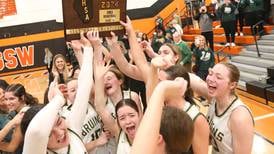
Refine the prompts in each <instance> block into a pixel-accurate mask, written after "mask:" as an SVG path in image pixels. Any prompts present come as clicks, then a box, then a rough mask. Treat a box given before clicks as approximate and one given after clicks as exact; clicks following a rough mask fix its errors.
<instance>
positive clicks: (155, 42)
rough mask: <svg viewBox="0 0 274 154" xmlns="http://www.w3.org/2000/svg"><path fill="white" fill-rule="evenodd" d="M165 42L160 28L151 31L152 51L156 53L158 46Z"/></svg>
mask: <svg viewBox="0 0 274 154" xmlns="http://www.w3.org/2000/svg"><path fill="white" fill-rule="evenodd" d="M165 42H166V39H165V35H164V32H163V31H162V30H161V29H158V30H157V31H156V33H153V38H152V42H151V46H152V48H153V51H155V52H157V53H158V50H159V48H160V47H161V46H162V45H163V44H164V43H165Z"/></svg>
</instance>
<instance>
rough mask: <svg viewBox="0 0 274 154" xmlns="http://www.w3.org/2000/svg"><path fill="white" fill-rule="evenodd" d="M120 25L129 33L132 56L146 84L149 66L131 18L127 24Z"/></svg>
mask: <svg viewBox="0 0 274 154" xmlns="http://www.w3.org/2000/svg"><path fill="white" fill-rule="evenodd" d="M120 23H121V24H122V25H123V26H124V27H125V28H126V31H127V33H128V41H129V45H130V49H131V54H132V57H133V61H134V62H135V64H136V65H137V67H138V68H139V69H140V71H141V73H142V78H143V80H144V82H145V83H146V82H147V74H148V72H149V64H148V62H147V60H146V57H145V54H144V52H143V51H142V49H141V47H140V45H139V43H138V42H137V38H136V34H135V31H134V29H133V27H132V24H131V21H130V19H129V17H127V22H126V23H125V22H123V21H120Z"/></svg>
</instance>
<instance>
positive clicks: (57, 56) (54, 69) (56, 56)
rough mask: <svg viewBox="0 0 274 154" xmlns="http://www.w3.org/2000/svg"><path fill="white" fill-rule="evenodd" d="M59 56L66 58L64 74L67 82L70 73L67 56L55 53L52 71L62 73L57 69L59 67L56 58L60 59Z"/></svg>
mask: <svg viewBox="0 0 274 154" xmlns="http://www.w3.org/2000/svg"><path fill="white" fill-rule="evenodd" d="M58 58H61V59H63V60H64V63H65V64H64V68H63V70H62V71H63V72H62V73H63V76H64V80H65V82H66V81H67V79H68V74H69V70H68V67H67V64H66V58H65V56H63V55H62V54H57V55H55V56H54V57H53V61H52V62H53V64H52V70H51V71H52V72H56V73H58V74H59V73H60V71H59V70H58V69H57V67H56V63H55V62H56V60H57V59H58Z"/></svg>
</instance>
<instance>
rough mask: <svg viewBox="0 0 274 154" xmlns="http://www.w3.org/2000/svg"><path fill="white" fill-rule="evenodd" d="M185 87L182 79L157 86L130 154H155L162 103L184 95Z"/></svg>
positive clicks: (164, 82)
mask: <svg viewBox="0 0 274 154" xmlns="http://www.w3.org/2000/svg"><path fill="white" fill-rule="evenodd" d="M186 85H187V83H186V81H185V80H183V79H182V78H180V79H177V81H176V80H175V81H168V80H166V81H162V82H160V83H159V84H158V85H157V87H156V88H155V89H154V91H153V94H152V96H151V98H150V100H149V104H148V106H147V109H146V112H145V114H144V117H143V119H142V121H141V123H140V126H139V128H138V130H137V133H136V135H135V139H134V141H133V146H132V149H131V154H140V153H146V154H153V153H155V148H156V145H157V143H158V139H159V132H160V123H161V116H162V111H163V107H164V101H165V100H166V99H168V98H171V97H173V96H175V95H181V94H182V93H184V91H185V89H186ZM144 139H145V142H144Z"/></svg>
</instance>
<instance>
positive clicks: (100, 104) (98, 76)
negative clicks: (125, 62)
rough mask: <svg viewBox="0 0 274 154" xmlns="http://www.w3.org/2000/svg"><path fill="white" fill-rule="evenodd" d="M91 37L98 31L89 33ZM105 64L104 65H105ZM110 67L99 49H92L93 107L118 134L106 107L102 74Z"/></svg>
mask: <svg viewBox="0 0 274 154" xmlns="http://www.w3.org/2000/svg"><path fill="white" fill-rule="evenodd" d="M90 35H91V36H92V37H97V36H98V32H95V33H91V34H90ZM105 65H106V66H105ZM109 68H110V66H109V63H108V64H105V61H104V60H103V55H102V51H101V50H95V51H94V70H95V71H94V77H95V109H96V112H97V113H98V114H99V116H100V117H101V118H102V121H103V123H104V125H105V126H106V127H107V128H109V129H110V132H111V133H112V134H114V135H115V136H118V134H119V127H118V125H117V122H116V120H115V119H113V118H112V116H111V114H110V112H109V111H108V110H107V108H106V102H107V96H106V94H105V88H104V80H103V78H104V75H105V73H106V72H107V70H108V69H109Z"/></svg>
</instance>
